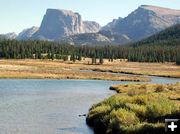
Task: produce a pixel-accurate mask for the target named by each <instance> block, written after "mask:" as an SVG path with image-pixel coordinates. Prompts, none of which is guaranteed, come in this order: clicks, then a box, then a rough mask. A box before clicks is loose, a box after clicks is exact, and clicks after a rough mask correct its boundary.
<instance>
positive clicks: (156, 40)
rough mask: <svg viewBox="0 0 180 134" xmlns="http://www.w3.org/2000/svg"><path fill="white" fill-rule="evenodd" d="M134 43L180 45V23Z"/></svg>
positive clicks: (136, 44) (138, 44)
mask: <svg viewBox="0 0 180 134" xmlns="http://www.w3.org/2000/svg"><path fill="white" fill-rule="evenodd" d="M132 45H134V46H140V45H180V24H177V25H174V26H171V27H169V28H167V29H165V30H163V31H161V32H159V33H157V34H155V35H152V36H150V37H148V38H146V39H143V40H141V41H138V42H136V43H133V44H132Z"/></svg>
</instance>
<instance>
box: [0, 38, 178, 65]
mask: <svg viewBox="0 0 180 134" xmlns="http://www.w3.org/2000/svg"><path fill="white" fill-rule="evenodd" d="M178 43H179V42H178ZM178 43H177V44H176V45H163V46H161V45H142V46H111V45H107V46H73V45H68V44H61V43H57V42H49V41H30V40H29V41H17V40H1V41H0V58H1V59H52V60H54V59H63V60H64V61H66V60H68V56H70V60H71V61H74V62H75V61H76V60H79V61H80V60H81V59H82V57H85V58H86V57H88V58H92V64H96V60H97V59H99V63H100V64H103V59H105V58H106V59H109V61H111V62H112V61H113V60H114V59H127V60H128V61H132V62H162V63H163V62H176V63H177V64H180V58H179V57H180V54H179V53H180V45H179V44H178Z"/></svg>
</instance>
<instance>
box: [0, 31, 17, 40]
mask: <svg viewBox="0 0 180 134" xmlns="http://www.w3.org/2000/svg"><path fill="white" fill-rule="evenodd" d="M0 36H1V39H2V38H3V39H10V40H13V39H16V37H17V35H16V33H14V32H13V33H7V34H1V35H0Z"/></svg>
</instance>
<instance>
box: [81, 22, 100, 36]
mask: <svg viewBox="0 0 180 134" xmlns="http://www.w3.org/2000/svg"><path fill="white" fill-rule="evenodd" d="M83 25H84V32H85V33H96V32H99V30H100V28H101V26H100V25H99V24H98V23H97V22H95V21H83Z"/></svg>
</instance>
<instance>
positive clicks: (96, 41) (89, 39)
mask: <svg viewBox="0 0 180 134" xmlns="http://www.w3.org/2000/svg"><path fill="white" fill-rule="evenodd" d="M59 42H63V43H68V44H71V45H101V44H110V42H111V41H110V40H109V39H108V38H107V37H106V36H104V35H102V34H99V33H82V34H76V35H70V36H67V37H64V38H61V39H60V40H59Z"/></svg>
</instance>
